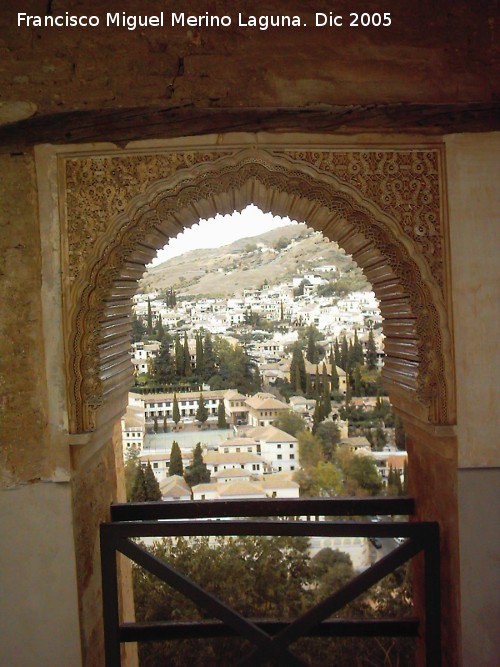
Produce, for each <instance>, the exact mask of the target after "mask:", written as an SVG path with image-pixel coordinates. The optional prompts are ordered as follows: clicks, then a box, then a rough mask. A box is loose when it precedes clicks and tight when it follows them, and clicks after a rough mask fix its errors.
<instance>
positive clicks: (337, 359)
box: [333, 338, 342, 368]
mask: <svg viewBox="0 0 500 667" xmlns="http://www.w3.org/2000/svg"><path fill="white" fill-rule="evenodd" d="M333 354H334V357H335V366H338V367H339V368H342V353H341V351H340V346H339V341H338V338H335V345H334V347H333Z"/></svg>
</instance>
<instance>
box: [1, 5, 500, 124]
mask: <svg viewBox="0 0 500 667" xmlns="http://www.w3.org/2000/svg"><path fill="white" fill-rule="evenodd" d="M112 5H114V7H113V6H112ZM362 5H363V7H362V10H363V11H369V12H380V11H382V12H390V13H391V20H392V24H391V26H390V27H388V28H361V27H358V28H355V27H349V26H346V25H344V27H342V28H326V27H325V28H319V27H313V26H314V24H315V13H316V12H324V13H327V14H328V13H329V12H330V11H332V9H333V10H334V11H333V13H334V14H341V15H343V16H344V24H347V23H348V22H349V13H350V12H351V11H353V3H352V2H351V1H350V0H337V2H336V3H335V5H334V6H332V4H331V3H330V2H325V1H324V0H320V1H319V2H317V1H316V2H313V1H312V0H290V1H289V2H287V3H285V4H284V3H283V2H278V0H272V1H271V2H267V3H265V4H263V5H262V7H260V8H259V6H258V5H257V6H256V7H253V6H252V9H251V11H250V12H249V5H248V3H246V2H243V1H242V0H236V1H235V2H227V1H223V2H217V3H208V4H207V3H206V2H203V1H202V0H193V1H192V2H190V3H180V5H179V3H176V5H171V4H165V3H158V2H157V1H156V0H145V1H144V2H141V4H140V5H138V4H137V2H135V0H123V1H122V2H120V3H112V4H111V5H110V3H109V2H108V1H107V0H89V1H88V2H86V3H85V4H81V3H79V2H76V1H72V2H63V1H62V0H53V1H52V2H50V3H49V7H50V11H51V14H52V15H58V14H62V15H64V13H65V12H66V11H68V12H69V13H70V14H75V15H80V14H87V15H97V16H98V17H99V18H100V19H101V25H100V26H99V27H96V28H70V29H67V28H26V27H20V28H17V13H18V11H19V10H23V11H24V12H26V13H28V14H30V15H40V16H42V18H43V16H44V15H45V13H46V11H47V2H46V0H31V2H29V3H25V5H24V6H20V5H18V4H16V3H12V2H10V3H2V6H1V8H0V61H1V66H0V78H1V80H2V100H3V101H6V102H10V103H13V102H16V103H18V104H17V105H11V106H6V107H4V108H3V109H1V108H0V118H1V116H2V114H3V117H4V119H5V120H16V119H18V118H20V117H22V116H23V115H24V116H26V115H30V114H31V113H32V112H33V111H34V110H35V109H37V110H38V112H39V113H55V112H61V111H68V110H74V109H92V108H100V107H110V108H112V107H121V106H146V105H166V104H168V105H186V104H187V105H194V106H199V107H242V106H246V107H260V106H272V107H295V106H301V107H307V106H310V105H336V104H340V105H342V104H349V105H351V104H373V103H379V104H382V103H390V102H396V103H397V102H409V101H411V102H429V103H431V102H433V103H446V102H460V101H461V102H480V101H491V100H492V99H494V91H495V89H497V88H498V81H499V73H498V69H495V65H494V48H495V41H494V40H495V5H496V3H495V2H470V1H469V0H457V1H452V0H444V1H443V2H440V3H439V9H438V8H437V7H436V4H435V3H431V2H426V3H424V2H401V1H400V0H385V2H384V3H382V4H381V3H380V2H373V1H371V2H364V3H362ZM139 7H140V9H138V8H139ZM285 7H286V9H285ZM207 8H208V9H209V10H210V13H211V14H218V15H230V17H231V18H232V25H231V26H230V27H227V28H217V27H208V28H207V27H195V28H189V27H187V26H185V27H181V26H176V27H174V28H172V27H171V26H170V25H168V27H164V28H151V27H149V28H146V29H144V28H140V29H137V30H135V31H129V30H127V29H126V28H123V27H103V25H102V24H103V23H105V20H106V12H109V11H110V9H112V10H114V11H119V12H120V13H121V12H125V13H127V14H133V13H135V14H136V13H137V12H140V15H156V14H158V12H159V10H160V9H163V10H164V14H165V21H166V22H167V23H170V14H171V10H172V9H174V10H175V11H176V12H177V13H179V12H182V11H187V12H189V13H191V14H204V13H205V12H206V10H207ZM241 10H243V12H244V14H246V15H248V14H249V13H252V12H253V13H254V14H256V15H259V14H261V13H262V14H264V13H265V14H267V15H275V16H276V15H281V14H282V13H283V11H286V13H287V14H288V15H295V14H297V15H299V16H300V18H301V20H302V22H304V23H306V26H305V27H304V26H302V27H294V28H280V29H276V28H270V29H268V30H260V29H259V28H250V27H243V26H239V25H238V13H239V12H240V11H241ZM497 18H498V17H497ZM20 102H21V103H22V104H19V103H20Z"/></svg>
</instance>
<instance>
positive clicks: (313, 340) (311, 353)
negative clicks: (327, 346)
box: [306, 324, 321, 364]
mask: <svg viewBox="0 0 500 667" xmlns="http://www.w3.org/2000/svg"><path fill="white" fill-rule="evenodd" d="M320 335H321V334H320V333H319V331H318V329H317V328H316V327H315V326H314V324H311V325H309V327H308V329H307V352H306V359H307V361H309V362H310V363H311V364H317V363H318V362H319V351H318V345H317V341H318V339H319V338H320Z"/></svg>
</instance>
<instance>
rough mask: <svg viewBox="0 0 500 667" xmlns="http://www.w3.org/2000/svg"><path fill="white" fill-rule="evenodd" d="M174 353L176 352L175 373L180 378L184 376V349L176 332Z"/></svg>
mask: <svg viewBox="0 0 500 667" xmlns="http://www.w3.org/2000/svg"><path fill="white" fill-rule="evenodd" d="M174 354H175V374H176V375H177V377H178V378H181V377H184V349H183V347H182V343H181V339H180V338H179V334H178V333H177V334H175V340H174Z"/></svg>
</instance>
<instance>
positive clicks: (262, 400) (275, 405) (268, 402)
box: [246, 393, 288, 410]
mask: <svg viewBox="0 0 500 667" xmlns="http://www.w3.org/2000/svg"><path fill="white" fill-rule="evenodd" d="M246 403H247V405H249V406H250V407H251V408H253V409H254V410H288V406H287V404H286V403H283V402H282V401H279V400H278V399H277V398H275V397H274V396H273V395H272V394H264V393H261V394H255V395H254V396H251V397H250V398H247V400H246Z"/></svg>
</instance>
